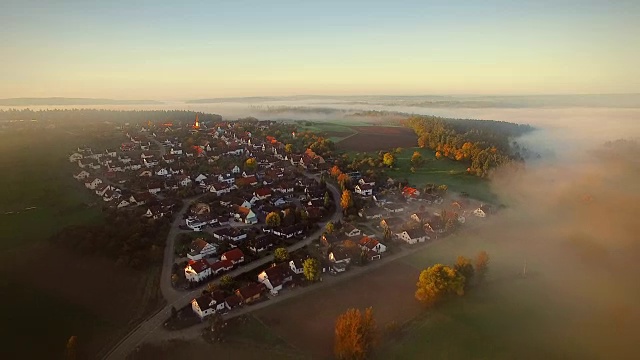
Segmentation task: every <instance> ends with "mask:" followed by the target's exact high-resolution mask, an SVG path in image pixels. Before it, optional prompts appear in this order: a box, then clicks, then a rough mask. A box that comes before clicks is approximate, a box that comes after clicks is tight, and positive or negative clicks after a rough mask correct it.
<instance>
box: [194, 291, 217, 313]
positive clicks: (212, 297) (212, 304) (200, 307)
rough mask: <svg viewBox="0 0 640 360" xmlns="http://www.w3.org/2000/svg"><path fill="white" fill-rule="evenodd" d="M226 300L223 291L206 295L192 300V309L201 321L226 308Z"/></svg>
mask: <svg viewBox="0 0 640 360" xmlns="http://www.w3.org/2000/svg"><path fill="white" fill-rule="evenodd" d="M225 300H226V298H225V296H224V293H222V292H221V291H214V292H212V293H206V294H203V295H201V296H198V297H197V298H195V299H193V300H191V309H192V310H193V312H194V313H196V314H197V315H198V316H199V317H200V319H203V318H205V317H207V316H209V315H211V314H215V313H216V312H217V311H220V310H224V309H225V308H226V302H225Z"/></svg>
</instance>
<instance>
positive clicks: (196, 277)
mask: <svg viewBox="0 0 640 360" xmlns="http://www.w3.org/2000/svg"><path fill="white" fill-rule="evenodd" d="M207 276H211V268H206V269H205V270H204V271H202V272H200V273H197V272H195V271H194V270H193V268H192V267H191V265H187V267H186V268H184V277H185V278H187V281H195V282H198V281H202V280H204V279H205V278H206V277H207Z"/></svg>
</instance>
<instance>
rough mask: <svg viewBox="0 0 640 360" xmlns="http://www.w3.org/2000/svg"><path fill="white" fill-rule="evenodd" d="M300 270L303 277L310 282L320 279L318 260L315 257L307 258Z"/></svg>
mask: <svg viewBox="0 0 640 360" xmlns="http://www.w3.org/2000/svg"><path fill="white" fill-rule="evenodd" d="M302 272H303V273H304V277H305V279H307V280H308V281H311V282H315V281H318V280H319V279H320V262H319V261H318V259H316V258H308V259H306V260H305V261H304V262H303V263H302Z"/></svg>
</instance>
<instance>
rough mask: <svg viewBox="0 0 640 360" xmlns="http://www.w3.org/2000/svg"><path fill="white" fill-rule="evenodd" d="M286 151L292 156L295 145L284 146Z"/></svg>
mask: <svg viewBox="0 0 640 360" xmlns="http://www.w3.org/2000/svg"><path fill="white" fill-rule="evenodd" d="M284 151H286V152H287V154H291V153H292V152H293V144H287V145H285V146H284Z"/></svg>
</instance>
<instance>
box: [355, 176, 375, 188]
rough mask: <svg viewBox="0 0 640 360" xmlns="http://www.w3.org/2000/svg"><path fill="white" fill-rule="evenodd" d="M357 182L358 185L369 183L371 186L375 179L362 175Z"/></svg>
mask: <svg viewBox="0 0 640 360" xmlns="http://www.w3.org/2000/svg"><path fill="white" fill-rule="evenodd" d="M358 184H360V185H369V186H371V187H373V186H374V185H375V184H376V182H375V180H373V179H371V178H368V177H363V178H360V180H358Z"/></svg>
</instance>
